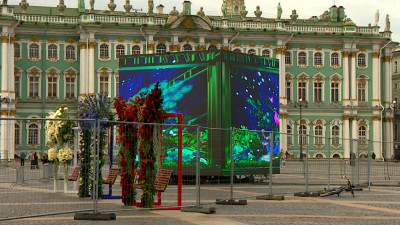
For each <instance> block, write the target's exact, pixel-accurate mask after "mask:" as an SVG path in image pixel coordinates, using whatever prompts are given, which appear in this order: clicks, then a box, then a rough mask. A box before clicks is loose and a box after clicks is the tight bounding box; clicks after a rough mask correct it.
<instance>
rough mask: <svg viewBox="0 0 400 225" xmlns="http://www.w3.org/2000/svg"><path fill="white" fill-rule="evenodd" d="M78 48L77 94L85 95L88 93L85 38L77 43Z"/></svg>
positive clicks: (86, 45) (86, 44) (86, 43)
mask: <svg viewBox="0 0 400 225" xmlns="http://www.w3.org/2000/svg"><path fill="white" fill-rule="evenodd" d="M79 48H80V57H79V59H80V71H79V75H80V76H79V85H80V86H79V95H80V96H85V95H86V94H87V93H88V90H87V88H88V84H87V79H88V75H87V62H88V51H87V48H88V42H87V40H82V41H81V42H80V43H79Z"/></svg>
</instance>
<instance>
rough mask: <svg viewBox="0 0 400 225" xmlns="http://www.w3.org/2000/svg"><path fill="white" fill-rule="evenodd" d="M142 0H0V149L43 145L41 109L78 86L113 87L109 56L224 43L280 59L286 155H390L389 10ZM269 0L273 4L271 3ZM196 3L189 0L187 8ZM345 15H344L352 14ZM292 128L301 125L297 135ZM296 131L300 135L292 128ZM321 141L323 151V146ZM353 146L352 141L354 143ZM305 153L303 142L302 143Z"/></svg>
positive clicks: (114, 59)
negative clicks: (210, 11)
mask: <svg viewBox="0 0 400 225" xmlns="http://www.w3.org/2000/svg"><path fill="white" fill-rule="evenodd" d="M154 4H157V3H156V2H153V1H152V0H149V1H148V9H146V12H136V11H132V5H131V4H130V3H129V1H126V4H125V5H124V6H123V8H124V9H125V11H115V8H116V5H115V3H114V1H110V4H108V7H109V10H95V9H94V1H93V2H92V1H91V2H90V3H89V4H88V5H87V4H86V5H85V1H84V0H78V1H77V7H76V8H74V7H72V6H68V7H66V6H65V5H64V1H62V0H60V1H59V4H58V6H57V7H45V6H43V7H42V6H29V1H26V0H22V1H21V2H20V3H19V5H8V4H7V1H3V3H2V5H1V6H0V7H1V15H0V25H1V40H2V43H1V65H2V66H1V80H0V82H1V117H2V118H31V119H32V120H29V121H17V122H14V121H9V120H3V121H2V125H1V137H0V140H1V144H0V150H1V151H0V154H1V157H2V159H5V158H6V156H5V154H6V152H8V155H9V156H8V157H9V158H13V157H14V153H15V154H19V153H20V152H22V151H30V150H35V151H39V152H43V151H45V150H47V149H48V147H47V146H46V143H45V137H44V136H45V135H44V131H43V125H42V123H41V122H40V121H38V120H35V118H42V117H45V116H46V115H47V113H48V111H49V110H54V109H55V108H56V107H58V106H60V105H61V104H62V103H65V104H67V105H68V107H69V108H70V109H72V112H76V110H77V104H78V101H79V98H80V97H82V96H85V95H90V94H95V93H99V92H101V93H104V94H106V95H109V96H110V97H112V98H113V97H115V96H117V95H118V85H119V73H118V57H119V56H122V55H131V54H132V55H134V54H152V53H165V52H183V51H206V50H217V49H224V50H231V51H235V52H242V53H247V54H256V55H260V56H265V57H271V58H277V59H279V60H280V62H281V63H280V84H279V89H280V132H281V133H282V134H281V139H280V143H281V148H282V149H283V150H284V151H286V150H287V151H288V152H289V153H290V154H293V155H294V156H295V157H297V156H299V154H300V151H301V149H305V148H307V149H308V154H309V156H310V157H340V158H349V157H350V153H351V152H350V151H351V149H353V148H352V146H353V147H354V146H355V145H354V142H351V141H350V139H357V140H358V139H359V140H360V141H358V142H357V143H358V144H357V146H358V148H357V149H358V151H355V152H357V155H358V156H360V157H363V156H366V155H367V153H368V151H373V152H375V154H376V155H377V158H382V157H385V158H390V157H391V156H392V155H393V147H394V146H393V118H394V114H393V103H392V101H393V99H392V98H393V97H392V89H391V87H392V79H391V77H392V76H391V75H392V66H391V62H392V50H393V48H394V47H395V46H396V43H393V42H392V41H391V32H390V22H389V19H388V17H387V21H386V26H385V28H384V29H381V28H380V27H378V26H377V25H371V24H367V25H365V26H358V25H356V24H355V23H354V22H353V21H352V20H351V19H350V17H348V16H347V15H346V14H345V9H344V7H342V6H340V7H337V6H331V7H330V8H329V9H327V11H325V12H321V13H322V14H321V15H320V16H319V17H312V18H310V19H298V15H297V13H296V10H293V11H292V14H291V16H290V18H281V14H282V9H279V8H280V6H279V7H278V10H277V16H276V17H275V18H264V17H262V11H261V9H260V8H259V7H257V8H256V9H255V11H254V13H252V12H248V11H247V10H246V7H245V1H244V0H227V1H226V0H224V1H223V2H221V3H220V5H221V14H220V15H206V14H205V13H204V12H203V10H202V9H199V11H198V12H197V13H196V14H193V13H192V8H191V3H190V1H184V2H183V7H182V10H181V11H177V10H176V8H175V7H173V6H166V7H167V10H168V12H164V6H162V5H158V6H157V7H155V9H154ZM274 7H275V6H274ZM196 10H197V9H196ZM350 16H351V15H350ZM299 134H300V135H302V136H299ZM299 137H302V138H299ZM328 149H329V155H328ZM354 149H355V148H354ZM303 153H304V151H303Z"/></svg>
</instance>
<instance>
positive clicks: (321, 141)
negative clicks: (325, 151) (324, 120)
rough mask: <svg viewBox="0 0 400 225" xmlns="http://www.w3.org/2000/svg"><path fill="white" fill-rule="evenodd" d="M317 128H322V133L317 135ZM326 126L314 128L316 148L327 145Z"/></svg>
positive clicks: (318, 125) (320, 125) (319, 125)
mask: <svg viewBox="0 0 400 225" xmlns="http://www.w3.org/2000/svg"><path fill="white" fill-rule="evenodd" d="M317 128H321V130H318V131H320V132H321V133H318V134H317ZM324 134H325V126H324V125H322V124H316V125H315V126H314V146H324V145H325V135H324ZM317 142H318V143H317Z"/></svg>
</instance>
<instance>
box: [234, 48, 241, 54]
mask: <svg viewBox="0 0 400 225" xmlns="http://www.w3.org/2000/svg"><path fill="white" fill-rule="evenodd" d="M233 52H238V53H241V52H242V50H240V48H235V49H233Z"/></svg>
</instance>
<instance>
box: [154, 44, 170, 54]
mask: <svg viewBox="0 0 400 225" xmlns="http://www.w3.org/2000/svg"><path fill="white" fill-rule="evenodd" d="M161 46H163V47H165V49H164V48H162V49H161V48H160V47H161ZM167 48H168V46H167V45H166V44H165V43H158V44H157V45H156V53H166V52H167Z"/></svg>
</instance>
